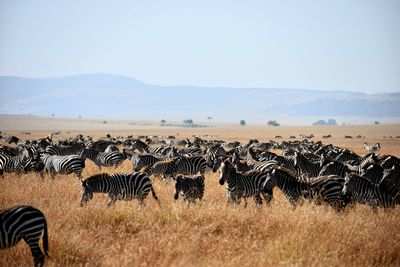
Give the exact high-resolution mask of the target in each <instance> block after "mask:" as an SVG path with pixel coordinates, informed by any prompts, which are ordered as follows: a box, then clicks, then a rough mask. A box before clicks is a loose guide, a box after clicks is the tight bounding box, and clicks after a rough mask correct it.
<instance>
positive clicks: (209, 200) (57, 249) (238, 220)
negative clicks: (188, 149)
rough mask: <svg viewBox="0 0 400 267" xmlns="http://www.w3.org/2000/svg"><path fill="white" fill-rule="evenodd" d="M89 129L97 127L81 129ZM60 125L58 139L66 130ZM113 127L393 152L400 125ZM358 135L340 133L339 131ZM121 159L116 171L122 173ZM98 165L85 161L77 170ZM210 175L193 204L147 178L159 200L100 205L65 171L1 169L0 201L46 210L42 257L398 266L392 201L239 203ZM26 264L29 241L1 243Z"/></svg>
mask: <svg viewBox="0 0 400 267" xmlns="http://www.w3.org/2000/svg"><path fill="white" fill-rule="evenodd" d="M81 132H83V133H84V134H91V135H93V136H96V137H101V136H105V134H106V133H107V132H106V131H97V132H90V131H89V130H88V131H81ZM7 133H8V134H16V135H17V136H19V137H22V138H36V137H42V136H45V135H47V133H48V132H32V134H31V135H29V136H24V135H22V134H21V133H19V132H7ZM76 133H78V132H77V131H70V132H69V133H65V132H62V133H61V135H60V136H57V138H61V137H65V136H73V135H75V134H76ZM110 133H111V134H112V135H125V136H126V135H128V134H133V135H141V134H151V135H170V134H173V135H176V134H177V133H178V134H179V136H177V137H181V138H183V137H190V136H192V135H193V134H197V135H201V136H203V137H204V138H206V139H223V140H240V141H247V140H248V139H250V138H258V139H259V140H260V141H267V140H269V139H273V137H274V136H275V135H281V136H283V137H284V138H283V140H287V136H288V135H296V136H298V135H299V134H300V133H304V134H310V133H313V134H314V135H315V136H316V138H315V140H320V137H321V135H322V134H328V133H330V134H332V135H333V138H332V139H327V140H323V142H325V143H333V144H335V145H340V146H343V147H347V148H350V149H352V150H354V151H356V152H357V153H360V154H365V151H363V150H362V144H363V142H369V143H373V142H377V141H379V142H380V143H381V146H382V153H383V154H393V155H396V156H400V139H397V138H384V136H385V137H386V136H397V135H400V125H389V126H383V125H381V126H337V127H332V128H329V127H278V128H272V127H262V126H254V127H244V128H239V127H225V128H218V127H213V128H207V129H176V128H160V129H150V130H146V129H138V130H132V131H117V130H113V131H110ZM345 134H348V135H353V136H355V135H358V134H360V135H362V136H365V139H364V138H363V139H344V135H345ZM131 169H132V167H131V165H130V163H129V162H128V161H126V162H124V165H123V166H122V167H120V168H119V169H118V170H115V169H113V168H106V169H103V170H104V171H107V172H110V173H111V172H116V171H118V172H130V171H131ZM96 173H99V170H98V169H97V167H95V166H94V165H93V164H92V163H90V162H88V161H87V166H86V168H85V169H84V172H83V176H84V177H85V178H87V177H89V176H90V175H93V174H96ZM218 179H219V174H218V173H216V174H213V173H208V174H207V175H206V191H205V195H204V200H203V202H202V203H200V204H197V205H193V206H189V207H186V205H185V204H184V203H183V202H182V200H178V201H174V199H173V195H174V190H173V186H174V185H173V183H171V182H164V181H160V180H155V181H154V188H155V191H156V192H157V194H158V196H159V198H160V201H161V206H160V207H159V206H158V205H157V204H156V202H155V200H154V199H153V198H152V197H151V195H149V196H148V198H147V199H146V206H145V207H140V206H139V204H138V202H137V201H136V200H134V201H131V202H123V201H121V202H117V203H116V205H115V206H114V207H110V208H106V197H105V196H104V195H95V197H94V198H93V200H92V201H91V202H89V203H88V205H86V206H85V207H83V208H80V207H79V200H80V188H81V186H80V183H79V182H78V181H77V179H76V178H75V177H74V176H73V175H69V176H57V177H56V179H55V180H54V181H51V180H50V179H49V178H48V177H46V179H45V180H44V181H42V180H41V178H40V177H39V176H36V175H21V176H19V177H18V176H16V175H13V174H7V175H6V176H5V178H4V179H3V180H0V208H6V207H10V206H13V205H17V204H30V205H33V206H35V207H37V208H39V209H40V210H42V211H43V213H44V214H45V215H46V218H47V221H48V227H49V254H50V257H51V258H46V263H47V265H49V266H82V265H85V266H139V265H140V266H265V265H286V266H293V265H295V266H399V265H400V220H399V219H400V209H399V207H397V208H396V209H394V210H391V211H383V210H379V211H378V213H377V214H375V213H373V212H372V211H371V209H370V208H368V207H366V206H363V205H359V206H356V207H355V208H354V209H351V210H346V211H344V212H343V213H336V212H334V211H333V210H332V209H331V208H329V207H327V206H316V205H314V204H312V203H305V204H304V205H302V206H301V207H299V208H297V209H295V210H293V209H292V208H291V207H290V206H289V204H288V201H287V200H286V199H285V197H284V196H283V195H282V194H281V193H280V191H279V190H275V192H274V194H275V196H274V200H273V202H272V204H271V205H270V206H263V207H262V209H260V210H257V209H256V208H255V204H254V201H253V200H251V199H250V200H249V205H248V207H247V208H244V207H243V204H242V205H241V206H239V207H237V208H233V207H232V206H230V205H228V204H227V203H226V194H225V187H223V186H220V185H219V184H218ZM31 264H32V258H31V255H30V251H29V248H28V246H27V245H26V244H25V243H24V242H20V243H19V245H18V246H17V247H14V248H10V249H5V250H0V266H27V265H31Z"/></svg>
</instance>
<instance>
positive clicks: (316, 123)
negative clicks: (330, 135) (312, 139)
mask: <svg viewBox="0 0 400 267" xmlns="http://www.w3.org/2000/svg"><path fill="white" fill-rule="evenodd" d="M327 124H328V123H327V122H326V121H324V120H319V121H317V122H314V123H313V124H312V125H327Z"/></svg>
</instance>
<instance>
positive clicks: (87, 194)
mask: <svg viewBox="0 0 400 267" xmlns="http://www.w3.org/2000/svg"><path fill="white" fill-rule="evenodd" d="M150 191H151V193H152V195H153V198H154V199H155V200H157V202H159V200H158V197H157V195H156V193H155V192H154V189H153V185H152V184H151V180H150V178H149V176H147V175H146V174H144V173H140V172H134V173H130V174H118V173H115V174H111V175H110V174H107V173H101V174H97V175H93V176H91V177H89V178H88V179H86V180H85V181H82V192H81V203H80V205H81V207H82V206H83V204H85V203H87V202H88V201H89V200H91V199H92V198H93V194H94V193H106V194H108V198H109V201H108V203H107V206H111V205H112V204H114V203H115V201H117V200H125V201H129V200H132V199H134V198H136V199H138V200H139V203H140V204H141V205H143V204H144V200H145V198H146V197H147V194H148V193H149V192H150Z"/></svg>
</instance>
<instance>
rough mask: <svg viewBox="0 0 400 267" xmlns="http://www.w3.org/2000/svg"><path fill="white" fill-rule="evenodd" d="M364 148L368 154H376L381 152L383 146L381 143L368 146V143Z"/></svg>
mask: <svg viewBox="0 0 400 267" xmlns="http://www.w3.org/2000/svg"><path fill="white" fill-rule="evenodd" d="M363 148H364V150H365V151H367V152H368V153H376V152H378V151H379V150H381V145H380V144H379V143H376V144H374V145H368V144H367V143H364V145H363Z"/></svg>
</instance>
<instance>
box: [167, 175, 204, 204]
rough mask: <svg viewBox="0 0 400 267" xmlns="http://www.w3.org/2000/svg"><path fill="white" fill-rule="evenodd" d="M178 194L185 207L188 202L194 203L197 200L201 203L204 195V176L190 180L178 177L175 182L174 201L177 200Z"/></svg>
mask: <svg viewBox="0 0 400 267" xmlns="http://www.w3.org/2000/svg"><path fill="white" fill-rule="evenodd" d="M179 194H181V195H182V197H183V200H184V201H186V202H187V205H189V203H190V202H192V203H195V200H196V199H197V198H198V199H199V200H200V201H201V200H202V199H203V195H204V176H203V175H200V176H196V177H194V178H190V177H183V176H182V175H178V176H177V177H176V181H175V195H174V199H175V200H177V199H178V198H179Z"/></svg>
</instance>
